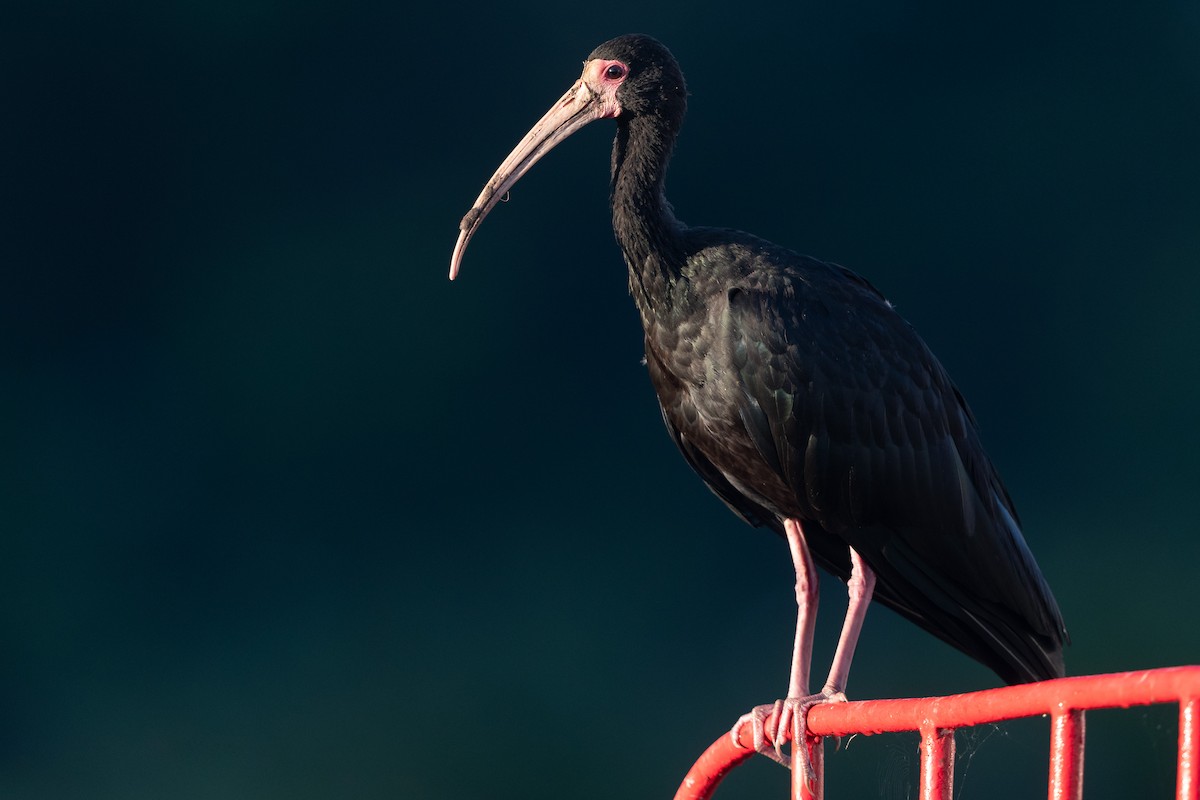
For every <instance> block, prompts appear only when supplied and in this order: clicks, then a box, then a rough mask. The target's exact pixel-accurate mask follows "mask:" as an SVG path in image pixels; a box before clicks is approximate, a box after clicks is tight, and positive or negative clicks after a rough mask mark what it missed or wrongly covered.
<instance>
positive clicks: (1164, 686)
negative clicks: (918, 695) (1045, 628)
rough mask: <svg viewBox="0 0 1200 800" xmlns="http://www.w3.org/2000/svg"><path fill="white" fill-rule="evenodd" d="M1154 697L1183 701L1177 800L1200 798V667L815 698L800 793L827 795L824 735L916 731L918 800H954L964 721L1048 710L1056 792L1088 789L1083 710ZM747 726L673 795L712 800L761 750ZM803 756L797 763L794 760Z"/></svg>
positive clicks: (723, 741)
mask: <svg viewBox="0 0 1200 800" xmlns="http://www.w3.org/2000/svg"><path fill="white" fill-rule="evenodd" d="M1155 703H1178V704H1179V753H1178V762H1177V764H1178V766H1177V770H1176V776H1175V787H1176V788H1175V797H1176V800H1200V666H1190V667H1167V668H1164V669H1153V670H1145V671H1142V672H1122V673H1116V674H1112V675H1087V676H1084V677H1079V678H1060V679H1058V680H1053V681H1044V682H1042V683H1032V684H1025V685H1022V686H1007V687H1004V688H1002V689H988V690H987V691H982V692H971V693H970V694H959V695H953V696H950V697H927V698H922V699H915V700H867V701H861V702H851V703H830V704H826V705H819V706H814V707H813V708H812V710H811V711H809V714H808V728H809V734H810V738H809V740H808V741H807V742H806V746H807V747H808V748H809V753H810V754H811V756H812V763H813V768H814V770H815V772H816V781H815V785H812V786H805V785H804V780H803V777H802V776H803V770H802V769H800V768H799V767H798V766H797V767H796V768H795V769H793V770H792V797H793V798H794V800H822V798H823V797H824V777H823V772H824V770H823V766H824V747H823V746H822V744H821V738H820V737H824V736H849V735H851V734H865V735H871V734H875V733H897V732H902V731H917V732H918V733H920V734H921V758H920V776H921V777H920V795H919V796H920V798H921V800H950V799H951V797H952V795H953V790H954V731H955V729H956V728H964V727H969V726H971V725H982V724H987V723H994V722H1004V721H1006V720H1011V719H1017V718H1019V717H1034V716H1042V715H1045V714H1049V715H1050V791H1049V798H1050V800H1081V798H1082V797H1083V735H1084V721H1083V712H1084V711H1086V710H1088V709H1094V708H1128V707H1130V706H1142V705H1151V704H1155ZM750 737H751V731H750V729H749V726H744V729H743V731H741V732H740V739H739V742H738V744H736V745H735V744H734V743H733V742H732V741H731V739H730V736H729V734H725V735H724V736H722V737H721V738H720V739H718V740H717V741H716V742H714V743H713V744H712V746H710V747H709V748H708V749H707V750H706V751H704V754H703V755H701V756H700V758H699V760H697V761H696V763H695V765H693V766H692V769H691V771H689V772H688V774H687V776H686V777H685V778H684V780H683V783H682V784H681V785H680V787H679V791H677V792H676V793H675V800H708V798H710V797H712V795H713V792H715V791H716V788H717V784H719V783H720V782H721V779H722V778H724V777H725V775H727V774H728V773H729V771H730V770H732V769H733V768H734V767H736V766H737V765H738V764H740V763H742V762H743V761H746V760H747V759H749V758H750V757H751V756H752V755H754V751H753V749H752V744H751V741H750ZM794 763H795V762H794Z"/></svg>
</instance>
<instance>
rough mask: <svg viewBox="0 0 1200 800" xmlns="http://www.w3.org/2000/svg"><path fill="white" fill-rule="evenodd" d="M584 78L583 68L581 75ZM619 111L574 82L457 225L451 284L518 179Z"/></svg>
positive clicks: (601, 95) (606, 97)
mask: <svg viewBox="0 0 1200 800" xmlns="http://www.w3.org/2000/svg"><path fill="white" fill-rule="evenodd" d="M586 74H587V68H586V67H585V69H584V75H585V76H586ZM618 111H619V108H618V107H617V105H616V103H615V101H614V99H613V98H612V95H611V94H605V93H597V92H595V91H593V90H592V89H591V87H589V86H588V82H587V80H586V79H585V78H583V77H581V78H580V79H579V80H578V81H576V82H575V85H574V86H572V87H571V88H570V89H569V90H568V91H567V93H566V94H564V95H563V96H562V98H561V99H560V100H559V101H558V102H557V103H555V104H554V105H553V106H552V107H551V108H550V110H549V111H547V112H546V115H545V116H544V117H542V118H541V119H540V120H538V121H537V124H536V125H534V126H533V128H532V129H530V131H529V133H527V134H525V138H524V139H522V140H521V142H520V144H518V145H517V146H516V147H515V148H514V149H513V151H512V152H511V153H509V154H508V158H506V159H504V163H503V164H501V165H500V167H499V168H498V169H497V170H496V174H494V175H492V177H491V178H489V179H488V182H487V183H486V184H484V187H483V191H482V192H480V193H479V197H478V198H476V200H475V205H473V206H471V210H470V211H468V212H467V215H466V216H465V217H463V218H462V222H460V223H459V225H458V227H459V234H458V243H457V244H455V245H454V255H452V256H451V257H450V280H454V278H455V277H456V276H457V275H458V270H459V267H460V266H461V265H462V259H463V253H465V252H466V249H467V243H468V242H470V241H471V237H472V236H474V235H475V231H476V230H478V229H479V225H480V223H482V222H483V218H484V217H486V216H487V214H488V212H489V211H491V210H492V209H493V208H494V207H495V206H496V203H498V202H500V200H501V199H503V197H504V196H505V194H506V193H507V192H508V190H509V189H511V188H512V187H513V185H514V184H516V182H517V181H519V180H520V179H521V176H522V175H524V174H525V173H526V172H528V171H529V168H530V167H532V166H533V165H534V164H536V163H537V162H538V160H539V159H541V157H542V156H544V155H546V153H549V152H550V151H551V150H553V149H554V147H555V145H557V144H558V143H559V142H561V141H562V140H563V139H566V138H567V137H568V136H570V135H571V134H572V133H574V132H575V131H577V130H579V129H580V128H582V127H583V126H584V125H587V124H588V123H589V122H594V121H595V120H598V119H603V118H605V117H614V116H616V115H617V113H618Z"/></svg>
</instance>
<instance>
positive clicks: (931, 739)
mask: <svg viewBox="0 0 1200 800" xmlns="http://www.w3.org/2000/svg"><path fill="white" fill-rule="evenodd" d="M953 796H954V730H953V729H952V728H938V727H937V726H936V725H934V724H933V723H932V722H927V723H925V724H924V725H922V726H921V790H920V798H921V800H951V798H952V797H953Z"/></svg>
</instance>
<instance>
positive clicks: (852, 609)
mask: <svg viewBox="0 0 1200 800" xmlns="http://www.w3.org/2000/svg"><path fill="white" fill-rule="evenodd" d="M846 589H847V591H848V594H849V598H850V599H849V601H848V602H847V604H846V621H845V622H843V623H842V635H841V636H840V637H839V638H838V645H837V651H836V652H835V653H834V654H833V664H831V665H830V667H829V677H828V678H826V679H825V686H824V688H822V689H821V694H823V695H825V696H826V697H828V698H829V699H831V700H833V699H839V700H845V699H846V695H845V694H844V692H845V690H846V680H847V679H848V678H849V677H850V662H851V661H852V660H853V659H854V648H855V647H856V646H857V645H858V634H859V633H860V632H861V631H862V626H863V620H864V619H865V618H866V616H867V606H869V605H870V604H871V595H873V594H874V593H875V572H874V571H873V570H872V569H871V568H870V567H869V566H867V562H865V561H863V558H862V556H860V555H859V554H858V552H857V551H856V550H855V549H854V548H853V547H852V548H850V580H848V581H846Z"/></svg>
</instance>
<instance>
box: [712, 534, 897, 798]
mask: <svg viewBox="0 0 1200 800" xmlns="http://www.w3.org/2000/svg"><path fill="white" fill-rule="evenodd" d="M784 532H785V534H786V536H787V541H788V547H789V548H790V550H791V553H792V563H793V565H794V566H795V568H796V604H797V607H798V612H797V615H796V639H795V643H794V644H793V647H792V671H791V677H790V679H789V681H788V695H787V699H786V700H776V701H775V702H774V703H773V704H771V705H766V706H758V707H756V708H754V709H753V710H752V711H751V712H750V713H749V714H746V715H744V716H742V717H741V718H740V719H738V721H737V723H736V724H735V725H734V726H733V731H732V734H733V738H734V741H735V742H736V741H737V734H738V731H739V730H740V729H741V726H742V725H744V724H746V723H749V724H750V725H752V726H753V732H754V747H755V749H756V750H757V751H758V752H760V753H763V754H764V755H768V756H771V757H772V758H774V759H775V760H777V761H779V763H781V764H783V765H785V766H787V765H788V763H789V761H790V759H788V758H786V757H785V756H784V755H783V750H782V745H781V744H780V743H779V742H780V736H779V734H780V732H781V731H786V730H787V729H788V725H789V724H790V725H791V727H792V752H793V753H796V752H800V753H806V750H805V747H804V744H803V742H804V737H805V735H806V734H807V726H806V724H805V718H806V717H807V715H808V709H809V708H811V707H812V706H813V705H816V704H817V703H820V702H824V701H827V700H842V701H844V700H845V699H846V696H845V694H843V692H844V691H845V688H846V681H847V679H848V677H849V675H850V662H851V661H853V659H854V648H855V647H856V646H857V645H858V635H859V633H860V632H861V631H862V626H863V620H864V619H865V617H866V614H867V607H868V606H869V605H870V603H871V595H872V594H873V593H874V591H875V573H874V572H873V571H872V570H871V568H870V567H869V566H867V563H866V562H865V561H863V559H862V556H860V555H859V554H858V553H857V552H856V551H855V550H853V549H851V550H850V567H851V568H850V580H849V581H847V590H848V594H849V601H848V603H847V606H846V619H845V622H843V623H842V633H841V636H840V637H839V638H838V645H837V651H836V652H835V654H834V657H833V664H832V665H831V666H830V669H829V677H828V678H827V679H826V681H825V686H824V687H823V688H822V690H821V692H820V693H819V694H813V695H810V694H808V679H809V670H810V666H811V662H812V646H813V633H814V630H815V624H816V615H817V595H818V586H817V573H816V569H815V568H814V566H813V561H812V556H811V555H809V552H808V545H807V544H806V543H805V541H804V531H803V529H802V528H801V525H800V522H799V520H792V519H789V520H785V521H784ZM772 713H773V714H774V717H773V718H771V714H772ZM768 718H771V730H770V731H769V732H768V731H767V730H766V721H767V719H768ZM768 733H769V734H770V736H769V738H770V739H771V740H772V741H773V742H775V747H774V752H771V749H769V748H767V747H766V746H765V739H766V738H767V735H768ZM804 770H805V773H806V775H807V777H808V779H809V782H810V783H811V782H812V779H813V777H814V776H813V774H812V767H811V765H810V764H809V763H808V759H807V758H804Z"/></svg>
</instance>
